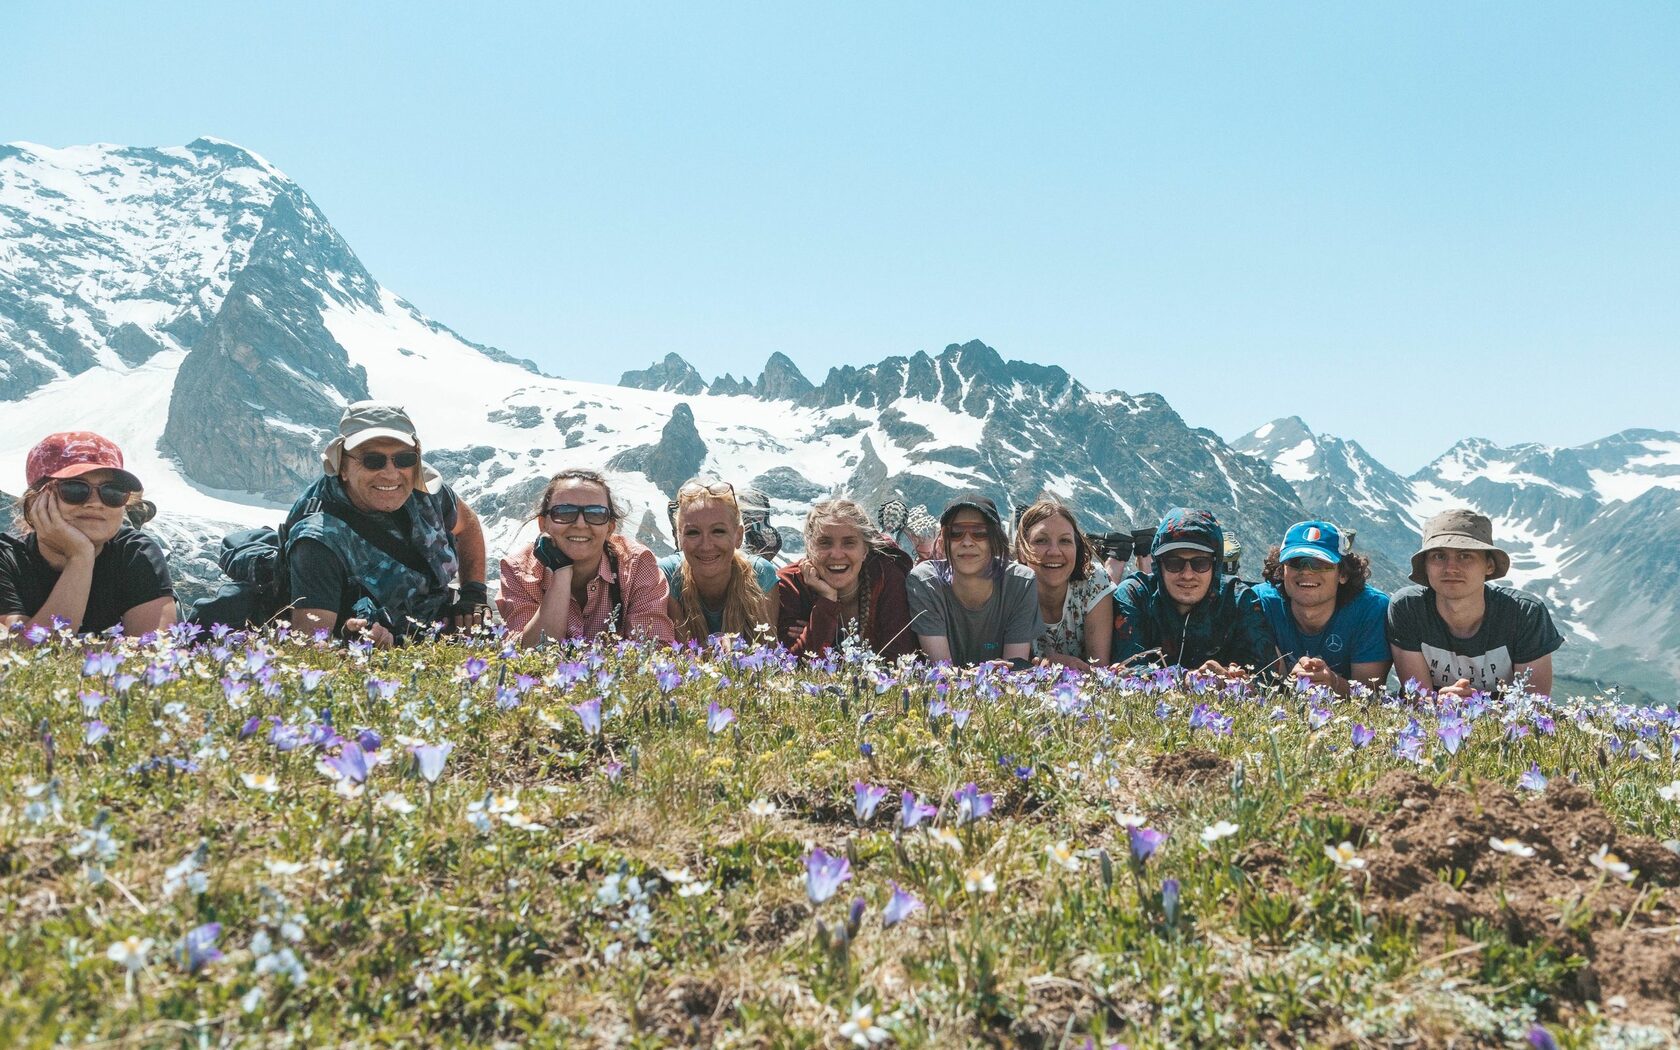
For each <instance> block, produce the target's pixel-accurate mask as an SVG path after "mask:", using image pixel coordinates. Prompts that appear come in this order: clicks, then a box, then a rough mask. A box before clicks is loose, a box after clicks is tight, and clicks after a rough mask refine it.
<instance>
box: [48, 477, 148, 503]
mask: <svg viewBox="0 0 1680 1050" xmlns="http://www.w3.org/2000/svg"><path fill="white" fill-rule="evenodd" d="M95 492H98V493H99V502H101V503H103V504H105V505H106V506H107V507H125V506H127V505H128V497H129V496H131V495H133V490H132V489H130V488H129V487H128V486H127V485H124V484H122V483H121V482H119V481H107V482H105V483H104V484H103V485H99V486H97V487H96V486H94V485H92V484H90V483H88V482H86V481H78V480H76V479H75V478H70V479H68V480H65V481H60V482H59V483H58V498H59V499H61V500H63V501H64V502H66V503H68V504H70V506H72V507H79V506H81V505H82V504H84V503H86V502H87V501H88V500H90V499H92V498H93V494H94V493H95Z"/></svg>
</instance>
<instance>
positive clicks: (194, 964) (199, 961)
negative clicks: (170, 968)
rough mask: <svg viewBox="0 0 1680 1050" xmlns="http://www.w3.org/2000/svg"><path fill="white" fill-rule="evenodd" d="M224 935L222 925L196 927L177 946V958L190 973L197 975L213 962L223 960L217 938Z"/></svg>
mask: <svg viewBox="0 0 1680 1050" xmlns="http://www.w3.org/2000/svg"><path fill="white" fill-rule="evenodd" d="M221 935H222V924H221V923H219V922H207V923H205V924H204V925H203V926H197V927H194V928H193V929H191V930H188V931H187V935H186V936H185V937H182V938H181V943H180V944H179V945H177V946H176V949H175V958H176V960H177V961H178V962H179V963H180V964H181V966H182V968H183V969H185V970H186V971H187V972H188V973H197V972H198V971H200V970H202V969H204V968H205V967H206V966H208V965H210V964H211V963H213V962H218V961H220V960H221V958H222V953H221V950H220V949H219V948H217V947H216V940H217V938H219V937H221Z"/></svg>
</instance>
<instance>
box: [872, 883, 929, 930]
mask: <svg viewBox="0 0 1680 1050" xmlns="http://www.w3.org/2000/svg"><path fill="white" fill-rule="evenodd" d="M889 885H890V886H892V897H891V898H890V899H889V900H888V901H887V907H886V909H885V910H884V911H882V912H881V926H882V927H883V928H886V929H891V928H892V927H894V926H897V925H898V924H899V923H901V922H903V921H904V920H905V919H908V918H909V917H910V916H911V915H912V914H913V913H914V912H916V911H917V910H919V909H920V908H921V906H922V902H921V901H919V900H917V899H916V898H915V895H914V894H912V893H910V892H909V891H908V890H905V889H902V888H900V886H899V885H898V883H896V882H892V883H889Z"/></svg>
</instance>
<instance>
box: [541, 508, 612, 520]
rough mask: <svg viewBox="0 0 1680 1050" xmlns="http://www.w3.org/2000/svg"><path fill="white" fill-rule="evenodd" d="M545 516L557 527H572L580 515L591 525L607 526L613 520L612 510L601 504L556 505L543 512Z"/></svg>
mask: <svg viewBox="0 0 1680 1050" xmlns="http://www.w3.org/2000/svg"><path fill="white" fill-rule="evenodd" d="M543 514H545V515H547V517H548V520H549V521H552V522H554V523H555V524H556V525H570V524H571V523H572V522H574V521H576V520H578V515H579V514H582V515H583V520H584V521H586V522H588V523H589V524H591V525H605V524H606V523H607V522H609V521H611V520H612V508H611V507H603V506H601V505H600V504H599V503H591V504H589V505H588V506H583V507H580V506H578V505H577V504H576V503H556V504H555V505H554V506H552V507H550V508H548V509H547V510H545V511H543Z"/></svg>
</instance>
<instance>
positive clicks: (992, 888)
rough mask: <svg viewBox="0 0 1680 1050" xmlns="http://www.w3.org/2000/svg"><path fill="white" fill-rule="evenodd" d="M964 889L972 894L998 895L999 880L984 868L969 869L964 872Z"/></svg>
mask: <svg viewBox="0 0 1680 1050" xmlns="http://www.w3.org/2000/svg"><path fill="white" fill-rule="evenodd" d="M963 889H965V890H967V891H968V892H970V893H996V892H997V878H996V877H995V876H993V875H992V873H991V872H989V871H986V870H984V869H983V868H969V869H968V870H967V871H965V872H963Z"/></svg>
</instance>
